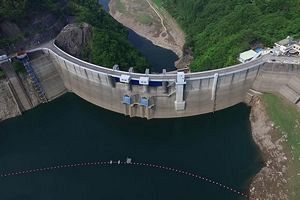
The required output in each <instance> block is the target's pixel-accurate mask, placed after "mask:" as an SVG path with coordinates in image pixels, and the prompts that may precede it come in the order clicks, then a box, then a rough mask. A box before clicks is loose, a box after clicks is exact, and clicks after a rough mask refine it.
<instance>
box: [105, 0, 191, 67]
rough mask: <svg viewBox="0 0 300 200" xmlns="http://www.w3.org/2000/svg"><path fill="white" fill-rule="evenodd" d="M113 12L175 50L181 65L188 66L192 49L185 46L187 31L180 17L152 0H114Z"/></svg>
mask: <svg viewBox="0 0 300 200" xmlns="http://www.w3.org/2000/svg"><path fill="white" fill-rule="evenodd" d="M109 8H110V14H111V16H113V17H114V18H115V19H116V20H117V21H119V22H120V23H122V24H123V25H124V26H126V27H128V28H130V29H132V30H133V31H134V32H136V33H137V34H139V35H140V36H142V37H144V38H147V39H148V40H150V41H151V42H152V43H153V44H155V45H157V46H160V47H163V48H165V49H169V50H172V51H173V52H174V53H176V55H177V56H178V57H179V60H178V61H177V62H176V67H177V68H185V67H187V66H188V65H189V64H190V62H191V60H192V56H191V52H190V51H188V50H184V44H185V34H184V32H183V31H182V30H181V28H180V27H179V26H178V24H177V23H176V21H175V20H174V19H173V18H172V17H171V16H170V15H169V14H168V13H167V12H166V11H165V10H164V9H163V8H159V7H157V6H156V5H155V4H154V3H153V2H152V1H151V0H143V1H140V0H111V1H110V3H109Z"/></svg>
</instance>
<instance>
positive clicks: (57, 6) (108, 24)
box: [0, 0, 149, 72]
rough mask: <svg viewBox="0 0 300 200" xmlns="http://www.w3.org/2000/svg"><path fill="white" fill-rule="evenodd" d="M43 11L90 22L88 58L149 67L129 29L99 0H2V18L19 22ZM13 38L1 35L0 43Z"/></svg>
mask: <svg viewBox="0 0 300 200" xmlns="http://www.w3.org/2000/svg"><path fill="white" fill-rule="evenodd" d="M41 11H42V12H44V11H47V12H52V13H54V14H56V15H57V16H65V15H73V16H75V17H76V21H77V22H87V23H89V24H91V25H92V26H93V39H92V42H91V44H90V45H89V48H87V49H85V58H87V57H88V58H91V60H92V62H93V63H95V64H99V65H102V66H107V67H112V66H113V65H114V64H119V65H120V66H121V69H123V70H127V69H128V68H129V67H134V68H135V70H136V71H139V72H142V71H144V70H145V68H147V67H149V63H148V62H147V61H146V59H145V58H144V57H142V55H141V54H140V53H139V52H138V51H137V50H136V49H135V48H134V47H133V46H132V45H131V44H130V43H129V42H128V40H127V35H128V32H127V30H126V29H125V28H124V27H122V26H121V25H120V24H119V23H118V22H116V21H115V20H113V18H112V17H111V16H110V15H109V14H107V13H106V12H105V11H104V9H103V8H102V7H101V6H100V5H99V3H98V1H97V0H69V1H64V0H39V1H34V0H1V8H0V22H1V21H2V20H5V19H6V20H9V21H14V22H16V23H18V22H20V21H22V20H24V19H26V18H28V17H30V16H31V15H33V14H34V13H40V12H41ZM11 40H12V38H2V39H1V41H0V43H5V42H11ZM13 41H14V40H13Z"/></svg>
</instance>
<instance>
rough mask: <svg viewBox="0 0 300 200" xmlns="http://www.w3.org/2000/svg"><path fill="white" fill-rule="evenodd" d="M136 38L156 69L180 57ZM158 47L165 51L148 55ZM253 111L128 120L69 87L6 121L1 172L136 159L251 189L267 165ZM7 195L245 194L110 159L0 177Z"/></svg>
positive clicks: (149, 198) (1, 131) (214, 199)
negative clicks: (257, 141) (256, 137)
mask: <svg viewBox="0 0 300 200" xmlns="http://www.w3.org/2000/svg"><path fill="white" fill-rule="evenodd" d="M103 1H104V0H103ZM106 2H107V1H106ZM106 8H107V7H106ZM129 39H130V40H131V43H132V44H133V45H135V46H136V47H137V48H138V49H139V50H140V51H141V52H142V53H143V48H144V50H145V52H144V53H143V54H144V55H145V56H146V57H147V56H149V57H147V58H148V59H149V60H150V61H151V63H152V64H154V63H156V62H159V63H160V64H159V65H153V66H157V67H158V68H157V71H160V70H161V69H162V68H164V67H162V66H165V65H167V66H171V65H168V62H170V63H172V62H173V61H175V60H176V59H177V58H175V57H173V56H174V55H175V54H174V53H173V54H172V52H171V51H169V50H165V49H162V48H159V47H156V46H154V45H152V43H151V42H150V41H148V40H146V39H143V38H142V37H140V36H138V35H136V34H135V33H134V32H130V34H129ZM135 42H136V43H135ZM144 45H151V48H153V49H151V48H150V47H145V46H144ZM143 46H144V47H143ZM156 48H157V49H158V50H157V49H156ZM149 49H151V51H150V50H149ZM152 51H153V52H154V54H155V53H156V54H155V56H158V57H155V58H154V57H151V56H154V55H152V53H149V54H147V52H152ZM175 56H176V55H175ZM169 58H170V59H169ZM171 58H172V59H173V60H172V59H171ZM169 70H171V68H170V69H169ZM249 115H250V107H248V106H246V105H244V104H239V105H237V106H234V107H232V108H229V109H226V110H223V111H220V112H216V113H211V114H206V115H201V116H195V117H188V118H177V119H155V120H146V119H140V118H129V117H125V116H123V115H120V114H117V113H113V112H110V111H107V110H104V109H102V108H99V107H97V106H95V105H92V104H90V103H88V102H86V101H84V100H82V99H81V98H80V97H78V96H76V95H74V94H72V93H68V94H66V95H64V96H62V97H60V98H58V99H56V100H54V101H52V102H50V103H47V104H42V105H40V106H39V107H37V108H35V109H32V110H30V111H28V112H26V113H24V114H23V115H22V116H20V117H17V118H13V119H9V120H6V121H4V122H1V123H0V175H1V174H4V173H8V172H11V171H23V170H29V169H36V168H45V167H46V168H47V167H51V166H57V165H65V164H67V165H68V164H73V163H81V162H96V161H110V160H114V161H117V160H121V161H125V160H126V158H127V157H130V158H132V161H133V162H140V163H151V164H156V165H162V166H167V167H171V168H176V169H178V170H184V171H188V172H192V173H194V174H197V175H200V176H203V177H207V178H209V179H211V180H214V181H217V182H219V183H221V184H223V185H226V186H229V187H231V188H233V189H236V190H238V191H241V192H245V193H247V190H248V187H249V184H250V181H251V178H252V177H253V176H254V175H255V174H256V173H257V172H258V171H259V170H260V169H261V167H262V159H261V156H260V152H259V150H258V148H257V146H256V145H255V143H254V141H253V139H252V136H251V126H250V121H249ZM0 199H1V200H19V199H22V200H41V199H43V200H53V199H72V200H86V199H103V200H106V199H108V200H120V199H122V200H168V199H170V200H171V199H172V200H177V199H178V200H179V199H180V200H183V199H186V200H193V199H195V200H199V199H203V200H221V199H222V200H235V199H236V200H245V199H246V198H245V197H242V196H240V195H238V194H236V193H233V192H231V191H229V190H225V189H224V188H221V187H219V186H217V185H215V184H212V183H209V182H205V181H202V180H200V179H196V178H193V177H191V176H185V175H184V174H180V173H175V172H172V171H166V170H162V169H159V168H147V167H142V166H141V167H131V166H126V165H124V166H119V165H106V166H82V167H76V168H63V169H57V170H53V171H46V172H38V173H34V174H25V175H19V176H10V177H0Z"/></svg>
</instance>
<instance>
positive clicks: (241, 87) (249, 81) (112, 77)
mask: <svg viewBox="0 0 300 200" xmlns="http://www.w3.org/2000/svg"><path fill="white" fill-rule="evenodd" d="M40 50H42V51H43V52H44V54H46V55H47V56H49V58H50V59H51V60H52V61H53V62H55V63H56V64H55V66H56V67H57V71H58V72H59V74H60V76H61V78H62V80H63V82H64V85H65V87H66V88H67V89H68V90H69V91H71V92H74V93H75V94H77V95H78V96H80V97H81V98H83V99H85V100H87V101H89V102H91V103H93V104H95V105H97V106H100V107H103V108H105V109H108V110H111V111H114V112H118V113H121V114H125V115H128V116H131V117H142V118H147V119H152V118H173V117H186V116H193V115H199V114H204V113H210V112H215V111H218V110H221V109H225V108H228V107H230V106H233V105H236V104H238V103H241V102H244V101H245V98H246V96H247V93H248V91H249V89H250V88H254V89H256V90H258V91H262V92H274V91H278V90H279V89H278V88H282V86H284V85H285V84H287V83H288V82H289V81H290V80H291V79H290V78H291V76H294V75H295V74H299V68H300V63H299V64H297V65H296V64H284V65H282V64H278V63H275V62H271V60H274V59H271V57H269V56H264V57H261V58H258V59H256V60H254V61H251V62H249V63H245V64H239V65H235V66H232V67H228V68H222V69H217V70H212V71H206V72H198V73H186V74H185V73H183V72H177V74H168V73H162V74H150V73H148V72H146V73H145V74H140V73H134V72H124V71H119V70H118V68H114V69H108V68H104V67H101V66H97V65H93V64H91V63H87V62H85V61H82V60H79V59H77V58H74V57H72V56H70V55H68V54H67V53H65V52H63V51H62V50H60V49H58V48H57V47H56V46H55V45H54V44H53V46H51V47H49V48H43V49H40ZM279 85H280V86H281V87H279ZM299 92H300V91H299Z"/></svg>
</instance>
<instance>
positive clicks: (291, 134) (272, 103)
mask: <svg viewBox="0 0 300 200" xmlns="http://www.w3.org/2000/svg"><path fill="white" fill-rule="evenodd" d="M263 101H264V103H265V105H266V108H267V112H268V115H269V117H270V119H271V120H272V121H273V122H274V123H275V125H276V127H279V130H280V132H281V133H282V134H283V135H285V136H286V138H287V144H288V146H289V148H290V149H291V152H292V156H293V158H294V160H293V161H292V165H293V166H291V170H292V171H294V172H293V173H294V174H293V176H294V177H293V179H292V181H291V182H289V184H290V185H291V187H292V190H293V191H295V192H296V197H294V198H291V199H295V200H298V199H300V175H297V174H300V112H299V111H298V110H297V108H296V107H295V106H294V105H291V104H289V103H287V102H286V101H285V100H284V99H282V98H281V97H278V96H275V95H271V94H265V95H264V96H263Z"/></svg>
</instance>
